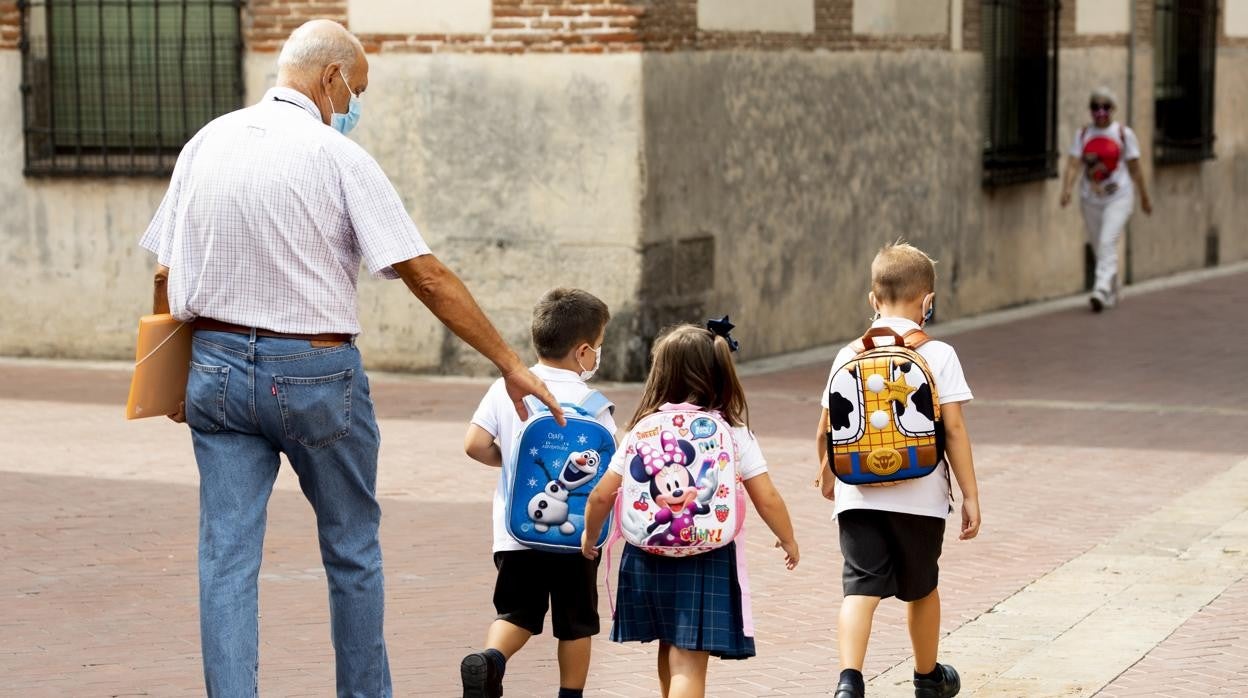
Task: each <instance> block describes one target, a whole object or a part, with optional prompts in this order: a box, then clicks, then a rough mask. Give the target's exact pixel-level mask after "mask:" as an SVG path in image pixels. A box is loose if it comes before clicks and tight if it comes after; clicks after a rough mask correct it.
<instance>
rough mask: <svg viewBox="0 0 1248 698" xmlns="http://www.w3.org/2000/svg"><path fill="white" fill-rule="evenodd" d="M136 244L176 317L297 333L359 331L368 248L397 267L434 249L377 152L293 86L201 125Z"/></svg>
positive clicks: (386, 273)
mask: <svg viewBox="0 0 1248 698" xmlns="http://www.w3.org/2000/svg"><path fill="white" fill-rule="evenodd" d="M139 244H140V245H142V246H143V247H144V248H145V249H148V250H150V251H152V252H154V253H156V256H157V258H158V259H159V261H160V263H161V264H162V265H164V266H166V267H169V281H168V284H169V308H170V311H171V312H172V313H173V316H174V317H176V318H177V319H179V320H192V319H194V318H196V317H207V318H213V319H215V320H221V321H223V322H232V323H236V324H239V325H246V326H248V327H260V328H264V329H269V330H274V331H277V332H289V333H297V334H319V333H323V332H336V333H344V334H359V332H360V323H359V317H358V313H357V308H356V305H357V303H356V279H357V276H358V274H359V268H360V262H361V260H363V262H364V264H365V265H367V267H368V270H369V271H370V272H371V273H373V274H374V275H376V276H380V277H383V278H390V279H393V278H397V276H398V275H397V274H396V273H395V272H394V270H393V269H392V268H391V265H392V264H394V263H396V262H401V261H403V260H407V259H411V258H413V257H417V256H420V255H423V254H428V253H429V247H428V246H427V245H426V244H425V241H424V239H422V238H421V236H420V233H419V231H417V230H416V225H415V223H413V222H412V219H411V217H410V216H408V214H407V210H406V209H405V208H404V206H403V202H402V200H401V199H400V198H399V195H398V192H396V191H395V190H394V186H393V185H391V184H390V180H389V179H388V178H387V177H386V175H385V174H384V173H383V172H382V171H381V167H380V166H378V165H377V162H376V161H375V160H373V158H372V157H371V156H370V155H369V154H368V153H366V152H364V150H363V149H362V148H361V147H360V146H359V145H357V144H356V143H354V142H353V141H351V140H349V139H347V138H345V137H343V136H342V135H341V134H339V133H338V132H337V131H335V130H333V129H332V128H330V127H328V126H326V125H325V124H324V123H322V122H321V117H320V113H319V111H318V110H317V108H316V106H315V105H314V104H313V103H312V100H311V99H309V98H308V97H307V96H305V95H303V94H302V93H300V92H297V91H295V90H292V89H289V88H284V87H275V88H273V89H271V90H269V91H268V92H267V93H266V94H265V95H264V99H262V100H261V101H260V103H259V104H256V105H254V106H251V107H248V108H245V109H240V110H238V111H235V112H232V113H230V114H226V115H224V116H222V117H220V118H218V119H216V120H214V121H212V122H211V123H209V124H208V125H207V126H205V127H204V128H203V129H201V130H200V132H199V133H197V134H195V137H194V138H192V139H191V140H190V142H188V143H187V144H186V146H185V147H184V148H183V149H182V153H181V155H180V156H179V157H178V162H177V165H176V166H175V167H174V171H173V178H172V180H171V181H170V183H169V191H168V192H167V193H166V194H165V198H164V200H163V201H162V202H161V204H160V208H159V209H158V210H157V211H156V215H155V217H154V218H153V219H152V222H151V225H149V226H148V228H147V232H146V233H144V235H143V238H142V240H141V241H140V243H139Z"/></svg>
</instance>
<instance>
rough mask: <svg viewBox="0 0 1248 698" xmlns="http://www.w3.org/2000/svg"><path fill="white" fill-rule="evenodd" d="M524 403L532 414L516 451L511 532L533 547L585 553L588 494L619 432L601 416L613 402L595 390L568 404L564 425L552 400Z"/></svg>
mask: <svg viewBox="0 0 1248 698" xmlns="http://www.w3.org/2000/svg"><path fill="white" fill-rule="evenodd" d="M524 404H525V407H527V408H528V410H529V419H528V421H526V422H525V423H524V426H523V427H522V428H521V431H520V435H519V437H518V438H517V439H516V445H515V447H514V448H513V453H512V454H511V462H512V463H514V464H515V467H513V468H512V469H511V479H510V480H509V481H508V483H507V485H508V486H507V519H506V521H507V532H508V533H510V534H511V537H512V538H515V539H516V541H517V542H518V543H520V544H522V545H524V546H526V547H529V548H533V549H536V550H547V551H551V552H557V553H578V554H579V553H580V552H581V533H583V532H584V530H585V501H586V497H587V495H589V492H590V490H592V489H594V485H596V484H598V481H599V480H600V479H602V475H603V473H605V472H606V471H607V463H610V462H611V457H612V456H613V455H614V454H615V436H614V435H613V434H611V433H610V432H609V431H607V428H606V427H604V426H602V424H600V423H599V422H598V420H597V419H596V417H597V416H598V415H600V414H602V413H603V412H605V411H606V410H609V409H611V408H612V405H611V403H610V402H609V401H607V398H605V397H604V396H603V395H602V393H600V392H598V391H596V390H592V391H590V393H589V395H587V396H586V397H585V398H584V399H583V400H581V402H580V404H577V405H572V404H564V405H563V410H564V411H563V414H564V417H565V418H566V420H567V426H563V427H561V426H559V423H558V422H556V421H555V417H554V415H552V414H551V413H550V410H549V409H547V407H546V405H544V404H542V403H540V402H538V401H537V400H536V399H534V398H532V397H528V398H525V401H524ZM607 529H608V527H607V526H604V527H603V534H602V535H601V536H599V539H598V544H599V545H602V542H603V540H604V539H605V538H606V531H607Z"/></svg>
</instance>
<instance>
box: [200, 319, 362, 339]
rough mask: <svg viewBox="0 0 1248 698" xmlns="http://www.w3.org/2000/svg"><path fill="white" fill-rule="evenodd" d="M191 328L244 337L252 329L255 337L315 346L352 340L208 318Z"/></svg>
mask: <svg viewBox="0 0 1248 698" xmlns="http://www.w3.org/2000/svg"><path fill="white" fill-rule="evenodd" d="M191 326H192V327H194V328H195V329H197V330H207V331H208V332H230V333H233V334H245V335H251V331H252V330H253V329H254V330H255V331H256V336H257V337H274V338H276V339H301V340H304V341H306V342H313V343H316V344H321V343H330V344H343V343H346V342H350V341H351V339H352V336H351V335H349V334H340V333H337V332H322V333H321V334H292V333H289V332H274V331H273V330H266V329H264V328H262V327H255V328H252V327H245V326H243V325H235V324H234V323H232V322H221V321H220V320H213V319H212V318H209V317H201V318H199V319H197V320H195V322H193V323H192V324H191Z"/></svg>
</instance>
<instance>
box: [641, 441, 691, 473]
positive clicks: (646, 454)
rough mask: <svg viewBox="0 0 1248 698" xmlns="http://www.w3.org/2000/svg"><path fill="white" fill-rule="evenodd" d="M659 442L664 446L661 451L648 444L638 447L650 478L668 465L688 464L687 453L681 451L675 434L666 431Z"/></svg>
mask: <svg viewBox="0 0 1248 698" xmlns="http://www.w3.org/2000/svg"><path fill="white" fill-rule="evenodd" d="M659 442H660V445H661V446H662V448H661V449H658V448H655V447H653V446H651V445H650V444H647V443H643V444H641V445H640V446H638V447H637V455H639V456H641V462H642V464H643V465H644V466H645V467H646V475H649V476H650V477H654V476H655V475H658V474H659V471H660V470H662V469H663V468H664V467H666V466H667V464H668V463H675V464H677V465H685V464H686V460H687V459H686V458H685V452H684V451H683V450H681V448H680V443H679V442H677V440H676V435H675V434H673V433H672V432H670V431H664V432H663V433H662V434H661V435H660V436H659Z"/></svg>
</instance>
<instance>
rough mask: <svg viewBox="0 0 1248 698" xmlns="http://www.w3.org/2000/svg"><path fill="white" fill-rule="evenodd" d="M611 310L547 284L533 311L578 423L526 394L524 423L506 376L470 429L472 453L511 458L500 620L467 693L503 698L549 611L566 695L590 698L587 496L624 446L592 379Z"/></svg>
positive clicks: (505, 469) (540, 371) (503, 493)
mask: <svg viewBox="0 0 1248 698" xmlns="http://www.w3.org/2000/svg"><path fill="white" fill-rule="evenodd" d="M609 319H610V313H609V311H608V310H607V306H606V304H605V303H603V302H602V301H601V300H599V299H598V298H596V297H594V296H593V295H591V294H589V293H587V292H585V291H582V290H579V289H569V288H556V289H553V290H551V291H549V292H547V293H546V294H545V295H544V296H543V297H542V299H541V300H540V301H538V303H537V306H536V307H535V308H534V309H533V324H532V336H533V348H534V349H535V350H536V352H537V356H538V362H537V365H535V366H533V369H532V370H533V373H534V374H536V375H537V377H538V378H541V379H542V380H543V381H544V382H545V383H546V386H547V387H548V388H549V389H550V391H551V393H553V394H554V396H555V398H556V399H557V400H559V402H560V403H562V404H563V405H564V414H565V415H566V416H567V421H568V424H567V427H558V425H557V424H555V422H554V419H553V418H552V417H551V416H550V414H549V412H545V410H544V408H543V407H541V406H540V405H539V404H537V403H534V402H526V406H527V407H528V411H529V418H528V419H527V420H525V421H524V422H521V421H520V418H519V416H518V415H517V414H516V408H515V403H514V402H513V401H512V399H511V397H510V396H508V394H507V392H506V388H505V385H504V384H503V382H502V380H501V379H500V380H498V381H496V382H495V383H494V384H493V385H491V386H490V389H489V391H488V392H486V394H485V397H484V398H482V400H481V404H480V406H479V407H478V408H477V411H476V413H475V414H473V416H472V423H471V424H470V425H469V427H468V433H467V435H466V436H465V438H464V451H465V452H466V453H467V454H468V456H469V457H471V458H473V459H474V460H477V461H480V462H481V463H484V464H485V465H489V466H493V467H499V468H501V470H500V473H499V478H498V487H497V488H496V489H495V492H494V506H493V510H494V546H493V551H494V565H495V567H496V568H497V569H498V577H497V579H496V581H495V585H494V608H495V610H496V611H497V613H498V617H497V619H496V620H495V621H494V622H493V623H492V624H491V625H490V628H489V631H488V633H487V635H486V641H485V649H484V650H483V651H481V652H474V653H472V654H469V655H467V656H466V657H464V659H463V661H462V662H461V663H460V677H461V679H462V681H463V687H464V694H463V695H464V698H478V697H480V698H496V697H497V696H501V695H502V693H503V689H502V680H503V674H504V671H505V669H506V666H507V660H508V659H510V658H511V656H512V655H513V654H515V653H516V652H517V651H519V649H520V648H521V647H523V646H524V644H525V643H526V642H527V641H528V639H529V638H530V637H532V636H533V635H538V634H541V632H542V623H543V619H544V618H545V616H546V612H547V608H548V607H549V609H550V614H551V625H552V627H553V630H554V635H555V637H556V638H558V640H559V694H558V695H559V697H560V698H580V696H581V695H582V694H583V691H584V688H585V682H586V678H587V677H588V674H589V658H590V642H591V638H592V637H593V636H594V635H596V634H598V630H599V622H598V583H597V582H598V580H597V575H598V563H597V561H596V560H593V561H591V560H587V559H585V558H584V557H583V556H581V555H580V554H579V553H580V549H581V533H582V531H583V529H584V508H585V499H586V497H587V495H588V494H589V492H590V491H591V490H592V489H593V486H594V484H596V483H597V481H598V480H599V479H600V477H601V475H602V473H603V472H605V470H606V465H607V463H609V462H610V460H611V457H612V455H613V454H614V451H615V438H614V436H615V430H616V426H615V420H614V419H613V418H612V411H613V410H614V407H613V406H612V405H611V403H610V402H608V401H607V400H606V398H604V397H603V396H602V394H601V393H599V392H598V391H596V390H593V389H592V388H590V387H589V386H587V385H586V384H585V382H586V381H588V380H589V379H590V378H591V377H593V375H594V372H595V371H597V370H598V366H599V365H600V363H601V360H602V343H603V337H604V333H605V330H606V326H607V321H608V320H609Z"/></svg>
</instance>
